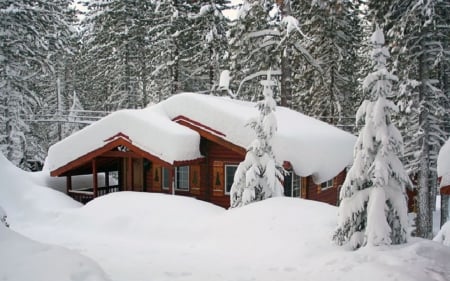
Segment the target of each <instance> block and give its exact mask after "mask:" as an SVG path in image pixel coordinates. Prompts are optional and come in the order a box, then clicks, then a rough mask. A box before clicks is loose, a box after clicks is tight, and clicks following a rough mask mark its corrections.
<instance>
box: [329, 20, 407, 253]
mask: <svg viewBox="0 0 450 281" xmlns="http://www.w3.org/2000/svg"><path fill="white" fill-rule="evenodd" d="M371 41H372V44H373V45H374V50H373V52H372V57H373V59H374V64H375V71H374V72H372V73H370V74H369V75H368V76H367V77H366V79H365V80H364V83H363V89H364V91H365V92H367V93H368V94H369V96H370V99H369V100H365V101H364V102H363V103H362V105H361V106H360V108H359V109H358V112H357V114H356V119H357V122H361V121H362V122H363V127H362V128H361V130H360V134H359V137H358V140H357V142H356V144H355V148H354V163H353V166H352V167H351V169H350V170H349V172H348V175H347V178H346V180H345V182H344V184H343V187H342V189H341V193H340V199H341V204H340V206H339V213H338V227H337V229H336V231H335V233H334V236H333V240H334V241H335V242H336V243H337V244H339V245H343V244H347V243H349V244H350V246H351V247H352V248H354V249H356V248H359V247H362V246H365V245H373V246H377V245H390V244H401V243H405V242H406V240H407V237H408V235H409V233H408V228H409V227H408V216H407V201H406V200H407V197H406V192H405V187H406V186H407V185H410V180H409V177H408V175H407V173H406V171H405V169H404V168H403V165H402V163H401V162H400V160H399V157H398V155H399V154H400V153H402V147H403V141H402V137H401V135H400V132H399V131H398V130H397V128H396V127H395V126H394V124H393V123H392V121H391V118H390V114H391V112H396V111H397V107H396V106H395V104H394V103H393V102H392V101H390V100H389V99H388V98H390V97H392V96H394V94H393V93H392V91H391V88H392V82H393V81H397V80H398V79H397V77H396V76H395V75H393V74H391V73H390V72H389V71H388V70H387V69H386V59H387V58H388V57H389V51H388V50H387V48H385V47H383V45H384V36H383V32H382V30H381V29H379V28H377V30H376V31H375V33H374V34H373V35H372V37H371Z"/></svg>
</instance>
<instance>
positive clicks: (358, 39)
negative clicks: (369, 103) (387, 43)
mask: <svg viewBox="0 0 450 281" xmlns="http://www.w3.org/2000/svg"><path fill="white" fill-rule="evenodd" d="M293 11H294V13H295V14H296V17H297V18H301V19H302V31H303V32H305V34H306V36H307V39H306V40H304V47H305V48H306V50H307V51H308V52H309V53H310V54H311V55H312V56H313V57H314V58H315V59H316V60H317V62H318V64H319V67H316V66H315V65H303V66H301V67H302V68H303V70H302V71H301V72H300V73H299V76H300V77H301V81H300V82H299V83H297V93H300V94H299V95H298V97H297V101H296V104H297V107H296V109H298V110H299V111H301V112H304V113H306V114H308V115H311V116H316V117H318V118H321V119H322V120H324V121H326V122H329V123H331V124H340V125H349V127H350V125H352V124H351V122H349V121H350V120H352V119H351V118H349V117H353V116H354V115H355V111H356V108H357V105H359V104H360V102H361V101H362V98H361V91H359V87H358V80H359V79H362V78H363V75H360V73H359V65H360V63H361V61H360V59H359V56H358V50H359V48H361V44H362V30H361V26H360V22H361V20H360V17H359V7H358V6H357V5H356V4H355V1H340V0H326V1H323V0H317V1H308V0H301V1H298V2H297V1H296V5H295V6H294V9H293Z"/></svg>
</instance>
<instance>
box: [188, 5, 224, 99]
mask: <svg viewBox="0 0 450 281" xmlns="http://www.w3.org/2000/svg"><path fill="white" fill-rule="evenodd" d="M228 5H229V0H216V1H211V0H203V1H195V2H194V3H192V4H191V6H192V11H191V13H192V15H190V16H189V26H190V28H191V30H187V31H185V33H186V35H188V36H189V37H190V38H186V39H184V40H183V41H185V44H186V47H185V48H184V49H185V51H184V52H183V53H184V57H185V59H184V60H183V64H184V67H183V68H184V69H185V70H184V71H183V72H184V73H185V74H184V75H185V79H184V80H186V82H185V83H183V84H184V85H185V86H184V89H185V90H187V91H205V90H212V92H214V91H215V90H216V89H217V87H218V85H216V83H217V80H218V77H219V75H220V71H221V70H222V69H225V68H226V67H225V62H226V58H227V57H228V38H227V35H226V33H227V30H228V24H229V19H228V18H227V17H225V15H224V14H223V10H225V9H227V8H228Z"/></svg>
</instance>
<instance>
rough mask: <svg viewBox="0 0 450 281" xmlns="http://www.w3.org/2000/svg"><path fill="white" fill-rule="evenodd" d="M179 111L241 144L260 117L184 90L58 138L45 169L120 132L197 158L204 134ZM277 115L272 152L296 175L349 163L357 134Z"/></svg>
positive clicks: (324, 172)
mask: <svg viewBox="0 0 450 281" xmlns="http://www.w3.org/2000/svg"><path fill="white" fill-rule="evenodd" d="M180 116H182V117H184V118H186V120H191V121H193V122H195V123H196V124H201V125H202V128H203V129H205V128H206V129H207V130H208V129H210V131H209V132H210V133H212V134H216V135H217V136H219V137H221V138H223V139H224V140H226V141H228V142H231V143H233V144H235V145H237V146H240V147H243V148H246V147H248V146H249V145H250V143H251V142H252V141H253V140H254V139H255V134H254V132H253V130H252V129H251V128H250V127H248V126H245V125H246V124H247V122H248V121H249V119H251V118H254V117H257V116H258V110H257V108H256V107H255V103H251V102H243V101H238V100H233V99H230V98H226V97H216V96H209V95H201V94H193V93H182V94H178V95H175V96H173V97H171V98H169V99H167V100H165V101H163V102H160V103H158V104H156V105H152V106H149V107H147V108H145V109H139V110H122V111H118V112H114V113H112V114H110V115H109V116H107V117H105V118H103V119H101V120H99V121H97V122H95V123H93V124H91V125H90V126H88V127H86V128H84V129H83V130H81V131H79V132H77V133H75V134H73V135H71V136H69V137H68V138H66V139H64V140H62V141H60V142H58V143H56V144H55V145H53V146H51V147H50V149H49V153H48V157H47V160H46V165H45V168H46V169H49V170H55V169H57V168H59V167H62V166H64V165H66V164H68V163H69V162H71V161H73V160H75V159H77V158H79V157H81V156H83V155H85V154H87V153H88V152H90V151H93V150H95V149H98V148H100V147H102V146H104V145H105V140H107V139H109V138H111V137H112V136H114V135H116V134H118V133H122V134H125V135H127V136H128V137H129V138H130V139H131V140H132V142H133V145H135V146H137V147H139V148H141V149H143V150H144V151H146V152H148V153H150V154H152V155H155V156H157V157H159V158H160V159H162V160H164V161H166V162H168V163H173V162H174V161H189V160H194V159H198V158H200V157H202V155H201V154H200V151H199V147H200V145H199V142H200V136H199V134H198V133H197V132H196V131H194V130H192V129H190V128H187V127H185V126H183V125H180V124H178V123H176V122H174V121H173V120H174V119H175V118H177V117H180ZM276 118H277V121H278V131H277V133H276V135H275V136H274V139H273V150H274V153H275V155H276V157H277V160H278V161H280V162H282V161H289V162H290V163H291V165H292V167H293V169H294V171H295V173H296V174H298V175H301V176H309V175H313V177H314V180H315V181H316V182H322V181H325V180H328V179H330V178H332V177H334V176H335V175H336V174H338V173H339V172H340V171H341V170H342V169H344V168H345V167H346V166H348V165H349V164H351V162H352V159H353V146H354V143H355V141H356V138H355V136H353V135H351V134H349V133H347V132H344V131H342V130H340V129H338V128H336V127H333V126H331V125H328V124H326V123H324V122H321V121H319V120H317V119H314V118H311V117H308V116H305V115H303V114H301V113H298V112H296V111H293V110H290V109H287V108H284V107H277V111H276Z"/></svg>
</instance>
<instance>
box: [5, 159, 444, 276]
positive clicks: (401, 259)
mask: <svg viewBox="0 0 450 281" xmlns="http://www.w3.org/2000/svg"><path fill="white" fill-rule="evenodd" d="M35 177H36V176H34V177H30V176H29V175H27V173H25V172H22V171H19V170H17V169H16V168H14V167H12V166H11V165H10V164H9V163H8V162H6V160H5V159H4V157H2V156H1V155H0V178H2V181H1V182H0V206H3V208H4V209H5V211H6V212H7V214H8V222H9V223H10V225H11V227H10V230H8V229H6V228H5V227H3V226H2V227H1V228H0V280H8V281H10V280H20V281H22V280H23V281H28V280H58V281H59V280H75V281H84V280H86V281H88V280H89V281H95V280H105V278H110V279H111V280H117V281H119V280H120V281H146V280H196V281H198V280H205V281H206V280H207V281H214V280H227V281H229V280H258V281H259V280H271V281H273V280H283V281H284V280H314V281H322V280H324V281H325V280H326V281H329V280H345V281H351V280H355V281H356V280H358V281H359V280H362V279H364V280H368V281H370V280H374V281H375V280H377V281H378V280H392V281H393V280H401V281H407V280H414V281H428V280H430V281H433V280H435V281H446V280H450V267H449V266H448V264H449V261H450V247H446V246H443V245H442V244H440V243H437V242H433V241H427V240H423V239H411V242H410V243H408V244H406V245H401V246H393V247H377V248H368V247H366V248H363V249H360V250H358V251H349V250H347V249H345V248H342V247H338V246H336V245H334V244H333V243H331V234H332V232H333V229H334V228H335V226H336V213H337V209H336V207H333V206H330V205H327V204H322V203H318V202H313V201H307V200H301V199H292V198H273V199H269V200H265V201H263V202H259V203H254V204H250V205H248V206H246V207H243V208H239V209H233V210H225V209H222V208H220V207H217V206H214V205H211V204H209V203H205V202H202V201H198V200H195V199H192V198H186V197H181V196H171V195H163V194H151V193H134V192H121V193H114V194H110V195H108V196H103V197H100V198H98V199H96V200H94V201H92V202H90V203H89V204H87V205H86V206H84V207H83V206H80V205H79V204H77V203H75V202H73V201H72V200H71V199H68V198H67V197H65V196H64V195H63V194H61V193H58V192H56V191H53V190H51V189H48V188H45V187H42V186H39V185H38V184H36V183H35ZM13 231H14V232H18V233H20V234H21V235H24V236H27V237H29V238H31V239H33V240H36V241H38V242H31V241H29V240H28V239H27V238H24V237H22V236H20V235H19V234H17V233H14V232H13ZM42 243H43V244H42ZM48 244H53V245H56V246H48ZM61 247H64V248H67V249H68V250H64V249H62V248H61ZM45 255H51V256H52V259H50V258H49V259H47V258H42V257H43V256H45ZM80 255H83V256H86V257H87V258H83V257H81V256H80ZM55 257H56V258H55ZM50 260H51V262H50ZM47 261H48V262H47ZM93 261H95V262H96V263H97V264H98V266H99V267H100V268H101V270H100V269H99V268H98V267H97V266H96V265H95V264H94V263H93ZM4 265H6V266H4ZM102 270H103V271H104V272H105V273H106V275H107V277H105V276H104V275H103V273H102ZM24 272H26V274H25V273H24ZM53 273H54V275H53ZM45 274H47V275H45ZM64 274H65V275H64ZM30 276H33V278H29V277H30ZM34 276H44V277H41V278H40V279H39V278H34ZM45 276H46V277H48V276H52V277H51V278H47V279H45ZM61 276H62V277H61ZM70 276H71V277H70ZM70 278H72V279H70Z"/></svg>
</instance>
